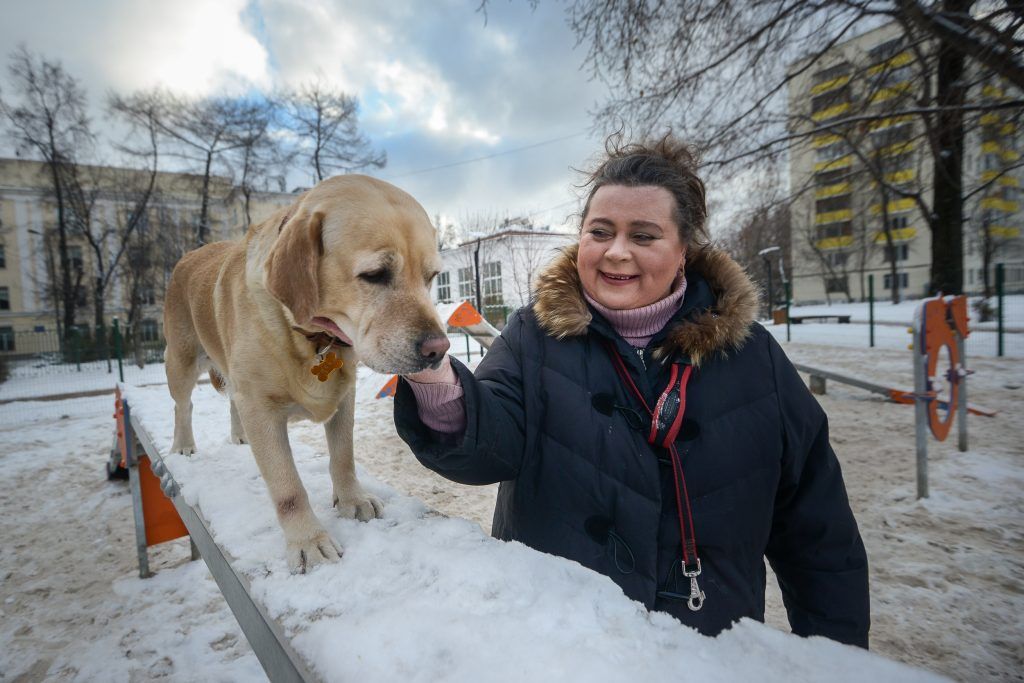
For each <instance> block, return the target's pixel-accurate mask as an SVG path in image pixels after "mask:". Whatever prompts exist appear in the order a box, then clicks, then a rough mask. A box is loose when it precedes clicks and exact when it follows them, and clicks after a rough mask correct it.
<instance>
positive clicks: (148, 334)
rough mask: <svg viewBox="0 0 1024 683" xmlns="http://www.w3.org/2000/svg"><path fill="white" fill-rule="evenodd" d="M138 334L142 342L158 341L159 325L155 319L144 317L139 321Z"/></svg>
mask: <svg viewBox="0 0 1024 683" xmlns="http://www.w3.org/2000/svg"><path fill="white" fill-rule="evenodd" d="M139 334H140V335H141V338H142V341H144V342H158V341H160V327H159V326H158V325H157V322H156V321H155V320H151V319H146V320H143V321H142V322H140V323H139Z"/></svg>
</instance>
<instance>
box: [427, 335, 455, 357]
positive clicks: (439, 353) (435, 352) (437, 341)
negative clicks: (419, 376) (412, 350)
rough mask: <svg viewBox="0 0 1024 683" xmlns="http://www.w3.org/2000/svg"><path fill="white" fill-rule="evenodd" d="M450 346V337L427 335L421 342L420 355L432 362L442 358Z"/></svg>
mask: <svg viewBox="0 0 1024 683" xmlns="http://www.w3.org/2000/svg"><path fill="white" fill-rule="evenodd" d="M450 347H451V342H449V341H448V337H427V338H426V339H424V340H422V341H421V342H420V343H419V351H420V355H421V356H423V357H424V358H425V359H427V360H429V361H430V362H436V361H439V360H441V358H442V357H443V356H444V354H446V353H448V349H449V348H450Z"/></svg>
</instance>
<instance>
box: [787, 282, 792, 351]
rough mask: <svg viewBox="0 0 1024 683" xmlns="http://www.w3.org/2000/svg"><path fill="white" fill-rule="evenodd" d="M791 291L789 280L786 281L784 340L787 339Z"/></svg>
mask: <svg viewBox="0 0 1024 683" xmlns="http://www.w3.org/2000/svg"><path fill="white" fill-rule="evenodd" d="M792 298H793V292H792V290H791V288H790V284H789V281H788V280H787V281H786V341H790V339H789V305H790V304H791V303H792V301H791V299H792Z"/></svg>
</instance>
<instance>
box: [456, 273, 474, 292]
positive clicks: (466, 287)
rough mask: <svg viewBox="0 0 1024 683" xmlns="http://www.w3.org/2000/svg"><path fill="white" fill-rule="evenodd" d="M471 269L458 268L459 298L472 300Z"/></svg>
mask: <svg viewBox="0 0 1024 683" xmlns="http://www.w3.org/2000/svg"><path fill="white" fill-rule="evenodd" d="M473 289H474V287H473V267H472V266H467V267H465V268H459V298H460V299H472V298H473Z"/></svg>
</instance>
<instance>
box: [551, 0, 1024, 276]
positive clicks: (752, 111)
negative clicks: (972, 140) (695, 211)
mask: <svg viewBox="0 0 1024 683" xmlns="http://www.w3.org/2000/svg"><path fill="white" fill-rule="evenodd" d="M982 4H983V3H979V2H976V1H975V0H941V1H939V2H934V3H924V2H918V1H915V0H823V1H821V2H804V1H803V0H759V1H758V2H747V1H745V0H680V1H679V2H671V3H670V2H655V3H645V2H639V3H638V2H636V1H635V0H603V1H601V2H596V1H594V0H574V2H572V3H571V4H570V5H569V10H568V11H569V17H570V23H571V25H572V27H573V29H574V31H575V33H576V35H577V38H578V40H579V41H580V42H581V43H584V44H586V45H587V46H588V50H589V51H588V54H587V56H586V58H585V65H586V66H587V67H588V68H589V69H590V73H591V75H592V76H593V77H594V78H600V79H602V80H605V81H606V82H608V84H609V85H610V86H611V89H612V91H613V92H615V93H616V94H615V95H614V96H613V97H612V98H611V99H610V100H609V101H608V102H607V103H605V104H604V105H603V106H602V107H601V108H600V109H599V110H598V111H597V112H596V114H597V120H598V122H599V123H602V124H603V123H607V122H617V121H620V120H625V121H627V122H629V123H630V124H632V125H633V126H634V127H635V128H636V129H637V130H638V131H639V132H641V133H644V132H651V131H655V130H657V129H662V128H665V127H667V126H673V127H675V128H676V129H677V131H678V132H679V133H681V134H683V135H686V136H688V137H691V138H693V139H698V140H701V141H703V143H704V145H705V146H706V148H707V149H708V154H706V155H705V157H706V158H710V160H711V161H710V162H709V164H708V166H709V167H710V168H711V169H713V170H718V171H723V172H728V171H730V170H735V169H737V168H739V167H740V164H742V165H743V166H744V167H746V166H749V165H750V164H751V163H754V162H755V161H760V162H763V163H775V162H777V161H778V160H779V158H780V155H781V153H782V152H784V151H785V150H786V149H787V147H788V146H789V145H790V144H791V143H792V142H793V141H794V140H798V139H807V138H810V137H812V136H815V135H819V134H821V133H822V132H823V130H822V128H821V127H819V126H807V127H802V128H801V129H798V130H789V131H787V130H786V123H787V121H786V101H785V94H786V89H787V87H788V85H789V83H790V82H791V81H793V79H795V78H799V77H801V75H803V74H807V73H814V72H816V71H818V70H821V69H823V68H824V67H825V66H829V64H827V63H826V56H827V55H828V54H829V51H830V50H831V48H833V47H834V46H836V45H838V44H839V43H840V42H843V41H845V40H847V39H849V38H851V37H852V36H853V35H854V34H855V33H857V32H860V31H863V30H865V29H868V28H873V27H875V26H879V25H881V24H883V23H885V22H887V21H891V22H896V24H898V25H899V26H900V27H901V28H902V30H903V32H904V34H905V36H906V38H907V42H908V44H910V45H912V46H913V47H914V49H915V51H916V52H917V53H918V54H919V55H924V56H926V57H927V60H926V61H925V63H927V64H928V65H929V72H928V74H927V78H926V79H925V81H924V83H925V84H926V85H927V87H926V88H925V89H924V91H923V92H922V93H920V94H919V96H918V98H917V101H916V102H914V104H913V107H911V108H908V109H906V110H905V112H904V113H907V114H910V115H914V116H917V117H920V118H921V119H922V120H923V125H924V127H925V128H926V129H927V130H928V132H929V136H930V140H931V145H930V147H931V149H930V154H931V157H932V159H933V162H934V176H935V179H934V183H933V187H932V200H931V206H930V209H931V210H930V212H929V213H928V214H927V216H928V218H929V228H930V229H931V231H932V241H931V244H932V258H931V262H932V266H931V267H932V272H931V287H932V289H933V290H941V291H944V292H947V293H955V292H960V291H962V287H963V257H962V253H961V252H962V246H961V245H962V223H963V181H962V176H963V169H962V157H963V137H964V128H963V117H964V115H965V112H967V111H972V110H978V109H979V108H990V109H996V108H1007V107H1018V108H1019V107H1020V106H1022V105H1024V101H1022V100H1020V99H1019V98H1018V99H1017V100H1012V101H1003V102H1000V103H997V104H996V103H993V104H987V105H974V104H971V105H968V104H967V103H966V100H965V93H966V91H967V87H968V85H967V82H966V79H965V78H964V75H965V73H966V71H967V66H966V65H967V63H968V60H969V61H970V63H971V64H973V65H975V67H976V69H977V70H978V71H979V72H981V73H984V74H987V75H992V74H995V75H998V76H999V77H1001V78H1004V79H1006V81H1008V82H1009V83H1012V84H1014V85H1015V86H1016V87H1017V88H1021V89H1024V60H1022V59H1021V54H1022V48H1024V41H1022V40H1021V37H1020V36H1021V30H1022V27H1024V13H1022V12H1021V11H1020V7H1019V3H1015V2H1010V1H1009V0H1006V1H1004V2H996V1H995V0H992V1H991V2H987V3H984V6H982ZM797 63H798V64H799V66H798V67H797V68H794V69H790V68H788V67H789V65H791V64H797ZM873 116H874V115H861V116H859V117H844V119H843V120H841V121H837V122H834V123H833V124H832V125H830V126H829V127H828V129H829V130H834V129H835V128H837V127H839V126H840V125H855V124H857V123H862V122H864V121H867V120H870V119H872V118H873Z"/></svg>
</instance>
